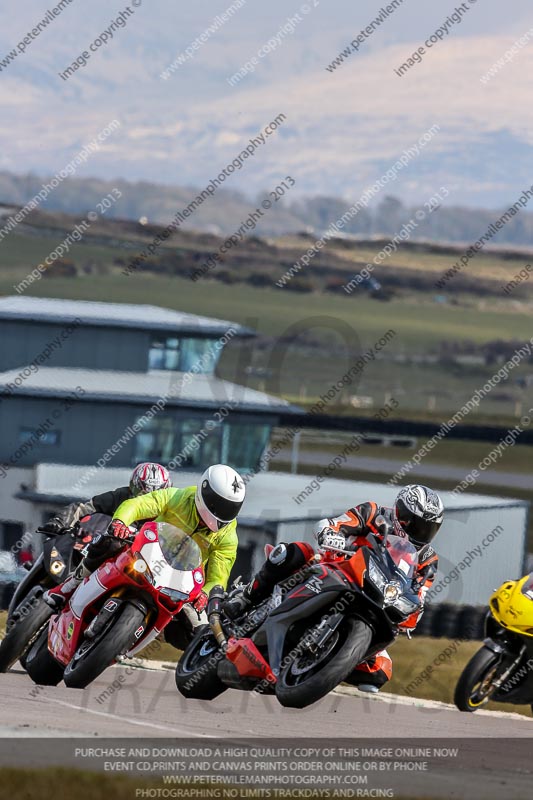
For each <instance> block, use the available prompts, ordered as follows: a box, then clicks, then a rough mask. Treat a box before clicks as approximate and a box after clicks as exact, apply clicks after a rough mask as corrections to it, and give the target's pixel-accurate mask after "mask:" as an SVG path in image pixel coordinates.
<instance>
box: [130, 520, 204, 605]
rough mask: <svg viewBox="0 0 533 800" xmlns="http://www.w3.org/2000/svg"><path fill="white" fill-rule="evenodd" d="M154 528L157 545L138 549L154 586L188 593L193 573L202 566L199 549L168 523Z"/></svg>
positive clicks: (193, 542)
mask: <svg viewBox="0 0 533 800" xmlns="http://www.w3.org/2000/svg"><path fill="white" fill-rule="evenodd" d="M156 527H157V541H154V542H147V543H146V544H144V545H143V546H142V548H141V555H142V557H143V558H144V560H145V561H146V563H147V564H148V566H149V568H150V572H151V573H152V576H153V579H154V586H156V587H164V588H166V589H177V590H179V591H182V592H187V593H190V592H191V591H192V589H193V588H194V586H195V578H194V572H195V570H198V568H199V567H201V566H202V553H201V550H200V548H199V547H198V545H197V544H196V542H195V541H194V539H191V537H190V536H189V535H188V534H187V533H185V532H184V531H182V530H180V529H179V528H176V527H174V525H170V524H169V523H168V522H158V523H157V525H156Z"/></svg>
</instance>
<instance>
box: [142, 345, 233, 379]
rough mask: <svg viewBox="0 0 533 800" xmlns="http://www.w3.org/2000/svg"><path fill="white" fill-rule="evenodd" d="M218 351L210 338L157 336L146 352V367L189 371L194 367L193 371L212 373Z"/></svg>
mask: <svg viewBox="0 0 533 800" xmlns="http://www.w3.org/2000/svg"><path fill="white" fill-rule="evenodd" d="M220 352H221V350H220V349H218V350H217V349H216V348H215V346H214V341H213V340H212V339H198V338H196V339H192V338H184V339H178V338H176V337H175V336H157V337H155V338H154V339H152V343H151V346H150V351H149V353H148V369H149V370H171V371H174V372H190V371H191V370H192V369H193V367H194V371H195V372H199V373H213V372H214V371H215V368H216V365H217V362H218V358H219V356H220Z"/></svg>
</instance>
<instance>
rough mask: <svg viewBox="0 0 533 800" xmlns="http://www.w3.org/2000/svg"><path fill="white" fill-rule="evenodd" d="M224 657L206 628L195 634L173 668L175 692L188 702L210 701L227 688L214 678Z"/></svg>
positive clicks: (217, 678)
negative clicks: (174, 669)
mask: <svg viewBox="0 0 533 800" xmlns="http://www.w3.org/2000/svg"><path fill="white" fill-rule="evenodd" d="M222 658H224V656H223V654H222V653H221V652H220V650H219V648H218V645H217V643H216V640H215V637H214V636H213V633H212V632H211V629H210V628H203V629H202V630H201V631H199V632H198V633H197V634H196V636H195V637H194V639H193V640H192V642H191V643H190V644H189V646H188V647H187V648H186V649H185V651H184V652H183V655H182V656H181V658H180V660H179V661H178V664H177V666H176V686H177V688H178V691H179V692H180V693H181V694H182V695H183V696H184V697H187V698H189V699H192V700H214V699H215V697H218V696H219V694H222V692H225V691H226V689H227V688H228V687H227V686H226V685H225V684H224V683H222V681H221V680H220V678H219V677H218V676H217V667H218V664H219V662H220V660H221V659H222Z"/></svg>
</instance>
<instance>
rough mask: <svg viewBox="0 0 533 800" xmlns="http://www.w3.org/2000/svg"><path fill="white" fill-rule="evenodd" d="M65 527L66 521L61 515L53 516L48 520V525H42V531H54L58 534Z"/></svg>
mask: <svg viewBox="0 0 533 800" xmlns="http://www.w3.org/2000/svg"><path fill="white" fill-rule="evenodd" d="M64 529H65V523H64V522H62V521H61V520H60V519H59V517H52V518H51V519H49V520H48V522H47V523H46V525H43V526H42V527H41V531H43V532H45V533H53V534H58V533H61V531H63V530H64Z"/></svg>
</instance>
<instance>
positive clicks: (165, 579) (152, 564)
mask: <svg viewBox="0 0 533 800" xmlns="http://www.w3.org/2000/svg"><path fill="white" fill-rule="evenodd" d="M139 552H140V554H141V555H142V557H143V558H144V560H145V561H146V563H147V564H148V566H149V568H150V571H151V573H152V575H153V578H154V586H155V587H156V588H158V589H159V588H164V589H174V590H176V591H178V592H183V593H184V594H187V595H189V594H191V593H192V591H193V590H194V588H195V586H196V585H197V583H200V581H196V582H195V580H194V578H193V573H192V572H182V571H181V570H177V569H174V568H173V567H171V566H170V564H168V563H167V561H166V559H165V557H164V555H163V551H162V550H161V546H160V544H159V542H157V541H155V542H146V543H145V544H143V545H142V547H141V549H140V550H139ZM197 572H198V573H201V572H202V570H201V568H200V567H198V569H197ZM202 575H203V573H202Z"/></svg>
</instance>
